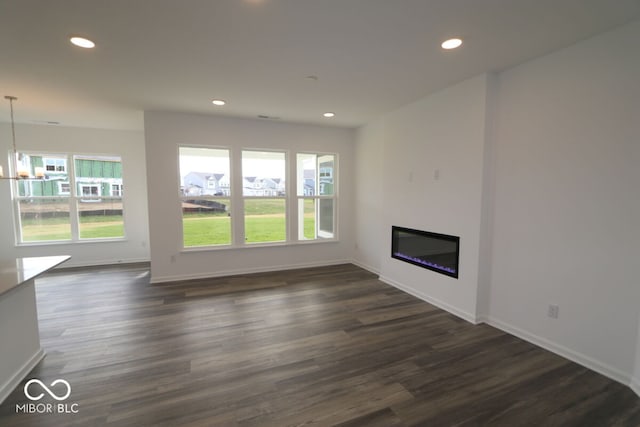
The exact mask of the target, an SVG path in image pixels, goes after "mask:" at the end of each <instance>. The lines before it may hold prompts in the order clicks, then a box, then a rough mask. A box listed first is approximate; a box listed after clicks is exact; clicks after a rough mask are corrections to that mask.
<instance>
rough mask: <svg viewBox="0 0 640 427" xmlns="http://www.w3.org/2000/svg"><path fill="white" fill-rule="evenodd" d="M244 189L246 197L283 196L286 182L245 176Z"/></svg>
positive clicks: (243, 179) (243, 180)
mask: <svg viewBox="0 0 640 427" xmlns="http://www.w3.org/2000/svg"><path fill="white" fill-rule="evenodd" d="M242 187H243V192H242V193H243V194H244V195H245V196H281V195H284V191H285V190H284V189H285V182H284V180H281V179H280V178H263V177H256V176H245V177H243V178H242Z"/></svg>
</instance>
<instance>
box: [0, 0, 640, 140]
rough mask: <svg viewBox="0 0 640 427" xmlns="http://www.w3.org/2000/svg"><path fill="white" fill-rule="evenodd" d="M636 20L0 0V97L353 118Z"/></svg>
mask: <svg viewBox="0 0 640 427" xmlns="http://www.w3.org/2000/svg"><path fill="white" fill-rule="evenodd" d="M638 17H640V0H0V91H1V93H0V95H14V96H17V97H18V101H17V102H16V104H15V111H16V113H15V115H16V121H18V122H23V123H44V122H59V123H60V124H61V125H63V126H81V127H97V128H114V129H142V128H143V119H142V112H143V111H144V110H166V111H181V112H190V113H203V114H223V115H228V116H240V117H252V118H255V117H256V116H258V115H267V116H272V117H278V118H279V120H280V121H286V122H297V123H316V124H324V125H330V126H345V127H354V126H359V125H361V124H363V123H366V122H367V121H369V120H371V119H373V118H375V117H376V116H378V115H380V114H383V113H384V112H387V111H390V110H393V109H395V108H398V107H399V106H402V105H405V104H407V103H410V102H412V101H414V100H417V99H419V98H421V97H424V96H425V95H427V94H429V93H433V92H435V91H437V90H439V89H442V88H444V87H446V86H448V85H450V84H452V83H455V82H459V81H462V80H464V79H466V78H469V77H472V76H475V75H478V74H480V73H483V72H486V71H492V70H493V71H497V70H501V69H504V68H506V67H510V66H513V65H516V64H519V63H522V62H523V61H526V60H528V59H531V58H534V57H537V56H540V55H542V54H545V53H548V52H551V51H553V50H556V49H559V48H562V47H565V46H568V45H570V44H572V43H575V42H576V41H578V40H581V39H584V38H587V37H589V36H592V35H594V34H597V33H600V32H603V31H606V30H608V29H610V28H613V27H616V26H619V25H621V24H624V23H626V22H629V21H631V20H634V19H637V18H638ZM74 34H80V35H85V36H88V37H90V38H91V39H93V40H94V41H95V42H96V44H97V47H96V48H95V49H93V50H83V49H79V48H77V47H74V46H72V45H71V44H70V43H69V42H68V37H69V36H70V35H74ZM456 35H459V36H462V37H463V38H464V40H465V44H464V45H463V47H462V48H460V49H458V50H457V51H453V52H444V51H442V49H441V48H440V46H439V45H440V42H441V41H442V40H443V39H445V38H447V37H449V36H456ZM307 76H317V77H318V79H317V80H313V79H309V78H307ZM216 97H217V98H223V99H226V100H227V101H228V105H226V106H225V107H222V108H220V107H214V106H212V105H211V99H213V98H216ZM0 100H1V101H3V102H5V103H6V108H3V109H2V110H1V111H4V112H5V113H2V114H0V121H5V122H6V121H8V120H9V117H8V102H6V101H5V100H4V99H0ZM325 111H334V112H335V113H336V114H337V116H336V117H335V118H333V119H325V118H323V117H322V113H323V112H325Z"/></svg>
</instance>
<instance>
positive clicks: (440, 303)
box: [380, 276, 479, 325]
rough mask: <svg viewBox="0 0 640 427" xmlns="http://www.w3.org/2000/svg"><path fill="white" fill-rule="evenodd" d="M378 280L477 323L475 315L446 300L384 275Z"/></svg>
mask: <svg viewBox="0 0 640 427" xmlns="http://www.w3.org/2000/svg"><path fill="white" fill-rule="evenodd" d="M380 280H381V281H383V282H384V283H386V284H388V285H391V286H393V287H395V288H398V289H400V290H401V291H404V292H406V293H408V294H410V295H413V296H414V297H416V298H420V299H421V300H423V301H426V302H428V303H429V304H433V305H435V306H436V307H438V308H441V309H443V310H444V311H447V312H449V313H451V314H453V315H455V316H458V317H459V318H461V319H463V320H466V321H467V322H470V323H473V324H474V325H477V324H478V323H479V322H478V319H477V318H476V316H474V315H472V314H471V313H467V312H466V311H464V310H461V309H459V308H458V307H454V306H452V305H450V304H448V303H446V302H443V301H440V300H438V299H436V298H433V297H431V296H429V295H427V294H425V293H424V292H420V291H418V290H416V289H413V288H411V287H410V286H407V285H404V284H402V283H399V282H396V281H395V280H393V279H390V278H388V277H385V276H380Z"/></svg>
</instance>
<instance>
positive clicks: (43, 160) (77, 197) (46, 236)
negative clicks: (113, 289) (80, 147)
mask: <svg viewBox="0 0 640 427" xmlns="http://www.w3.org/2000/svg"><path fill="white" fill-rule="evenodd" d="M70 160H71V161H72V163H70ZM17 163H18V170H19V171H23V172H24V176H26V177H27V178H26V179H22V180H19V181H16V182H15V184H14V187H13V195H14V201H15V203H16V207H17V212H18V221H17V230H16V231H17V233H16V234H17V239H16V240H17V242H18V243H38V242H56V241H79V240H87V239H112V238H123V237H124V216H123V201H122V193H120V194H110V193H109V191H108V189H109V188H111V186H112V185H116V186H120V188H122V162H121V159H120V157H114V156H80V155H67V154H56V155H50V154H47V155H46V156H45V155H42V154H35V153H19V154H18V156H17ZM70 164H73V168H71V169H72V170H70V168H68V166H69V165H70ZM42 171H44V173H42Z"/></svg>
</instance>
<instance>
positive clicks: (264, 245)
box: [180, 239, 340, 253]
mask: <svg viewBox="0 0 640 427" xmlns="http://www.w3.org/2000/svg"><path fill="white" fill-rule="evenodd" d="M327 243H340V240H338V239H322V240H299V241H295V242H273V243H247V244H244V245H216V246H196V247H188V248H182V250H181V251H180V253H192V252H212V251H213V252H215V251H228V250H243V249H252V248H282V247H288V246H306V245H318V244H320V245H323V244H327Z"/></svg>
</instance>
